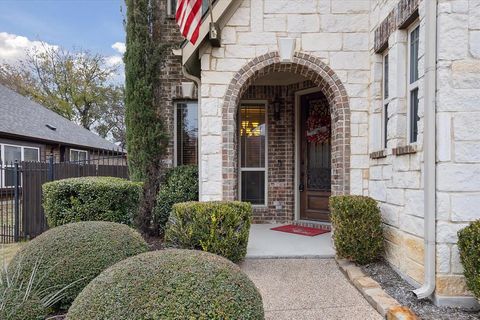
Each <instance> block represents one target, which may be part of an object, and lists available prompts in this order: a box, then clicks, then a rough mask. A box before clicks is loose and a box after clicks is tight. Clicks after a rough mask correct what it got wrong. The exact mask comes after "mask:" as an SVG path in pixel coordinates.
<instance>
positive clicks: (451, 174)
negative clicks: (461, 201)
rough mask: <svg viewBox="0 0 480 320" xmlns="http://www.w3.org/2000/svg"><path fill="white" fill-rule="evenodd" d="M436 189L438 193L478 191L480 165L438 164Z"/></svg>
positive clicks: (479, 186) (479, 187) (479, 185)
mask: <svg viewBox="0 0 480 320" xmlns="http://www.w3.org/2000/svg"><path fill="white" fill-rule="evenodd" d="M437 189H438V190H440V191H464V192H467V191H480V164H453V163H440V164H438V165H437Z"/></svg>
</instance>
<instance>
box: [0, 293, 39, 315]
mask: <svg viewBox="0 0 480 320" xmlns="http://www.w3.org/2000/svg"><path fill="white" fill-rule="evenodd" d="M24 296H25V289H23V290H21V289H18V288H15V287H9V288H0V319H8V320H43V319H45V316H46V315H47V310H46V308H44V307H43V304H42V302H41V301H40V299H39V298H38V297H36V296H34V295H30V297H29V298H28V299H26V300H25V301H24Z"/></svg>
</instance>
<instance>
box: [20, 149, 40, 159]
mask: <svg viewBox="0 0 480 320" xmlns="http://www.w3.org/2000/svg"><path fill="white" fill-rule="evenodd" d="M23 152H24V154H23V160H24V161H38V149H34V148H23Z"/></svg>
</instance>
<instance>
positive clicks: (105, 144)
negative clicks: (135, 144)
mask: <svg viewBox="0 0 480 320" xmlns="http://www.w3.org/2000/svg"><path fill="white" fill-rule="evenodd" d="M47 124H48V125H49V126H53V127H55V128H56V130H52V129H49V128H48V127H47ZM0 133H6V134H11V135H16V136H23V137H30V138H35V139H41V140H48V141H51V142H57V143H62V144H67V145H74V146H83V147H90V148H94V149H104V150H112V149H118V147H117V146H116V145H115V144H113V143H111V142H109V141H107V140H105V139H103V138H101V137H100V136H98V135H96V134H95V133H93V132H91V131H88V130H87V129H85V128H82V127H81V126H79V125H77V124H75V123H73V122H71V121H69V120H67V119H65V118H64V117H62V116H60V115H58V114H56V113H55V112H53V111H51V110H49V109H47V108H45V107H44V106H42V105H40V104H38V103H36V102H34V101H32V100H30V99H29V98H27V97H24V96H22V95H20V94H18V93H16V92H15V91H12V90H10V89H9V88H7V87H5V86H3V85H0Z"/></svg>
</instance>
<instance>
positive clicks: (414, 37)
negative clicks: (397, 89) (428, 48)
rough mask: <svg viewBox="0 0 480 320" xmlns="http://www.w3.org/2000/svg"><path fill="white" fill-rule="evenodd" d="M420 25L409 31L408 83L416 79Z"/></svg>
mask: <svg viewBox="0 0 480 320" xmlns="http://www.w3.org/2000/svg"><path fill="white" fill-rule="evenodd" d="M419 33H420V27H416V28H415V30H413V31H412V32H411V33H410V83H414V82H415V81H417V80H418V42H419Z"/></svg>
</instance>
